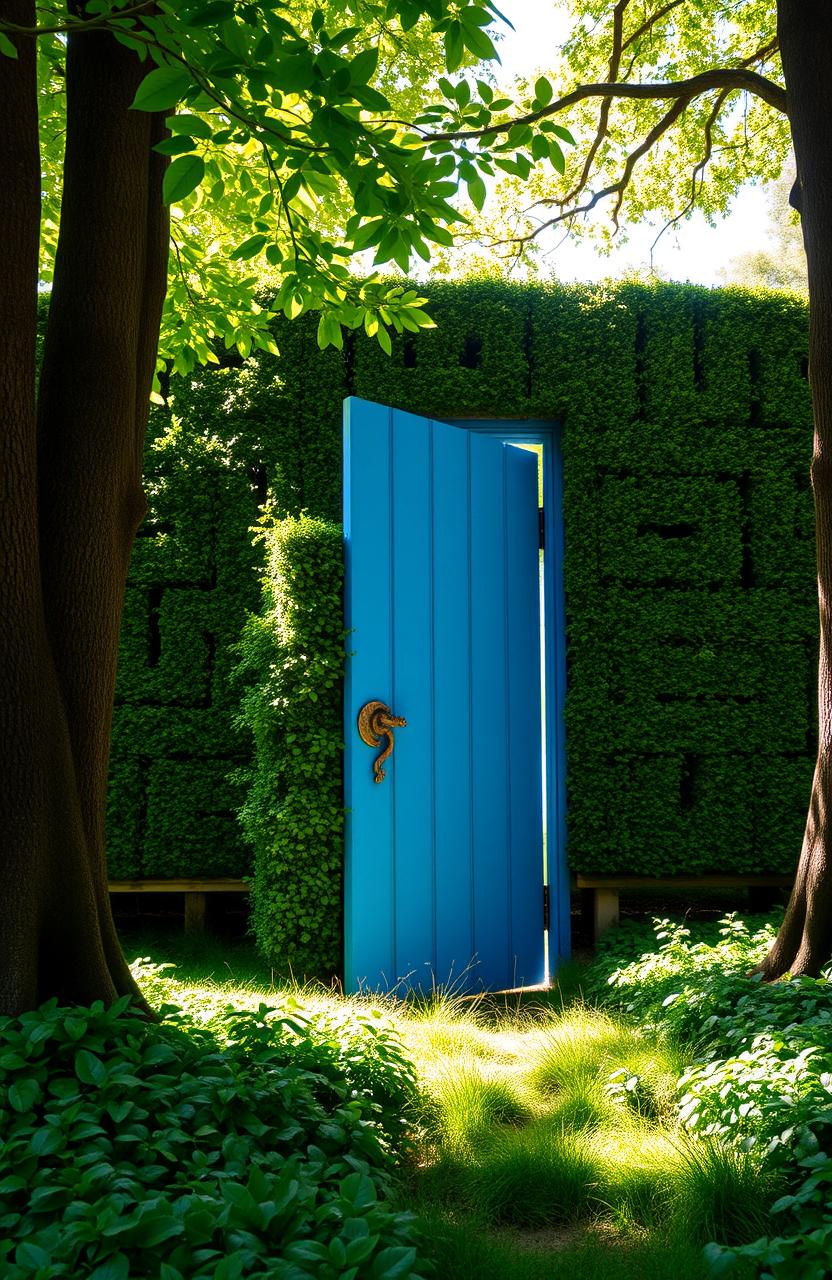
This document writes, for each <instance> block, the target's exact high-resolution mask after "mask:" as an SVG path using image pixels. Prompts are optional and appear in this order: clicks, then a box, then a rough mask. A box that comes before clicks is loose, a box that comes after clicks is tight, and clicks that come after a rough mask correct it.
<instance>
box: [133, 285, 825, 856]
mask: <svg viewBox="0 0 832 1280" xmlns="http://www.w3.org/2000/svg"><path fill="white" fill-rule="evenodd" d="M427 292H428V293H429V294H430V297H431V308H430V309H431V313H432V314H433V315H434V316H435V318H436V320H437V323H438V329H437V330H435V331H430V330H429V331H423V332H421V333H419V334H413V335H411V334H407V335H404V336H402V337H400V338H398V339H397V340H395V341H394V346H393V355H392V357H391V358H388V357H386V356H385V355H384V354H383V353H382V352H381V351H380V350H378V348H377V346H376V345H375V344H373V343H372V342H370V341H368V340H365V339H364V337H363V336H362V335H357V336H354V337H351V338H350V340H349V341H348V342H347V344H346V348H345V351H344V352H343V353H339V352H337V351H335V350H334V349H332V348H330V349H329V350H327V351H325V352H323V353H321V352H318V350H317V347H316V343H315V323H314V320H311V321H307V320H303V321H300V322H294V323H293V324H291V325H290V324H288V323H287V324H282V325H280V327H279V330H278V333H277V339H278V345H279V347H280V351H281V356H280V358H279V359H278V360H275V359H274V358H271V357H262V356H259V357H256V358H252V359H251V360H249V361H247V362H246V363H245V365H243V366H240V367H233V366H231V367H225V368H221V369H219V370H216V371H204V372H201V373H199V374H198V375H194V376H193V377H191V378H188V379H185V380H182V381H180V382H177V383H176V385H175V386H173V387H172V397H171V409H170V411H169V412H168V413H167V414H165V413H164V412H161V411H160V412H159V414H158V415H157V416H156V418H155V434H154V438H153V440H152V441H151V443H150V446H149V456H148V463H149V472H150V475H151V485H150V487H151V494H150V497H151V507H152V514H151V516H150V517H149V521H148V523H147V524H146V525H145V526H144V529H143V536H142V537H141V538H140V539H139V541H138V545H137V549H136V555H135V557H134V562H133V569H132V571H131V580H130V593H129V596H130V605H129V608H128V612H127V616H126V619H125V630H124V648H123V653H122V664H121V669H120V677H119V707H118V709H117V720H116V738H115V754H114V770H113V787H112V793H111V800H112V804H111V815H110V818H111V821H110V850H111V874H113V875H114V876H115V875H140V874H145V875H150V874H158V875H162V874H164V875H188V874H194V875H199V874H209V873H211V872H213V873H215V874H238V873H240V872H241V871H245V870H246V869H247V867H248V866H249V855H248V854H247V852H246V851H245V849H244V847H243V844H242V841H241V837H240V833H239V831H237V830H235V824H234V818H233V812H232V811H233V809H234V808H235V806H236V805H238V804H239V803H241V802H242V800H243V795H242V791H241V787H240V784H239V782H234V781H228V777H229V775H230V776H232V777H233V776H234V773H233V771H234V769H235V766H239V764H240V763H241V762H242V763H244V762H245V760H246V758H247V757H248V754H249V750H250V748H249V746H248V742H247V739H246V736H245V734H244V733H243V732H242V730H241V729H239V728H234V727H233V717H234V714H235V710H236V703H237V700H238V697H239V693H238V691H237V692H235V690H234V689H233V686H232V683H231V681H230V670H231V666H232V665H233V662H234V657H233V655H232V654H231V652H230V650H231V645H232V643H233V641H234V640H236V639H237V637H238V636H239V633H240V630H241V627H242V624H243V621H244V618H245V615H246V612H247V611H248V610H252V609H254V608H255V607H256V599H257V588H256V579H257V567H258V558H257V557H258V554H259V553H258V552H257V551H256V550H252V547H251V545H250V532H249V528H250V526H251V525H252V524H254V523H255V520H256V518H257V513H258V504H262V502H263V501H264V500H265V498H266V495H267V493H268V495H269V496H270V497H271V499H272V501H273V503H274V506H275V509H276V511H277V512H278V513H279V514H281V515H283V514H292V515H297V514H299V512H300V511H301V510H303V509H306V510H308V512H309V514H310V516H313V517H320V518H324V519H328V520H335V521H337V520H339V519H340V492H341V427H340V421H341V401H342V399H343V397H344V396H345V395H348V394H356V395H359V396H364V397H365V398H367V399H372V400H377V401H383V402H387V403H390V404H394V405H396V406H398V407H401V408H405V409H409V410H411V411H413V412H417V413H422V414H429V415H431V414H432V415H435V416H437V417H457V418H458V417H465V416H470V417H494V418H513V417H514V418H525V417H532V418H539V419H547V420H557V421H559V422H561V423H562V425H563V460H564V486H565V496H564V516H565V525H566V560H565V566H564V572H565V581H566V603H567V634H568V660H569V694H568V706H567V721H568V723H567V731H568V732H567V742H568V746H567V751H568V784H569V820H570V837H569V838H570V846H569V847H570V862H571V865H572V866H573V868H574V869H576V870H580V871H583V872H585V873H590V872H595V873H602V872H606V873H615V872H621V873H635V872H640V873H643V874H659V873H671V872H681V871H686V872H689V873H694V872H698V871H701V872H707V871H731V870H735V871H738V872H739V871H759V872H765V871H771V872H781V871H788V870H790V869H791V867H792V866H793V864H794V859H795V856H796V853H797V851H798V849H799V846H800V839H801V834H802V826H803V822H804V819H805V810H806V806H807V803H808V797H809V789H810V785H811V776H812V768H813V758H814V749H815V739H814V728H813V719H814V698H815V674H814V663H815V653H816V647H815V646H816V631H817V605H816V600H815V586H814V541H813V512H812V500H811V490H810V486H809V481H808V466H809V458H810V454H811V442H812V429H811V406H810V399H809V394H808V387H807V381H806V349H807V316H806V308H805V304H804V303H803V301H802V300H800V299H798V298H796V297H793V296H790V295H783V294H762V293H752V292H748V291H744V290H739V289H730V290H721V291H710V290H707V289H702V288H695V287H692V286H677V285H657V286H643V285H635V284H625V285H620V286H616V287H583V286H574V287H572V286H570V287H565V288H564V287H552V288H543V287H537V286H535V287H519V286H509V285H505V284H502V283H498V282H478V283H468V284H462V285H431V286H430V287H429V289H428V290H427ZM171 414H172V415H175V417H172V416H171ZM192 766H193V767H192ZM236 776H237V777H238V778H239V776H240V775H239V769H237V775H236Z"/></svg>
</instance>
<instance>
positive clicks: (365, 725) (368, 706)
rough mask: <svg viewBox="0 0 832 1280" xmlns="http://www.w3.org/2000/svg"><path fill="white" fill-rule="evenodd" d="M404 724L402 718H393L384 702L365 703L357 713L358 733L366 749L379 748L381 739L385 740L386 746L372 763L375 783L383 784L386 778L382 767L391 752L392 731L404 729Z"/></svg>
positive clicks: (404, 721)
mask: <svg viewBox="0 0 832 1280" xmlns="http://www.w3.org/2000/svg"><path fill="white" fill-rule="evenodd" d="M406 724H407V721H406V720H405V718H404V716H394V715H393V712H392V711H391V710H390V708H389V707H388V706H387V703H386V702H378V701H375V702H365V703H364V706H363V707H362V708H361V710H360V711H359V713H358V732H359V734H360V735H361V740H362V742H366V744H367V746H368V747H379V746H381V740H382V738H386V739H387V746H386V747H385V748H384V750H383V751H382V753H381V755H380V756H379V757H378V758H377V759H376V760H374V761H373V773H374V774H375V780H376V782H383V781H384V779H385V777H386V774H385V772H384V768H383V766H384V761H385V760H386V759H387V757H388V756H389V755H391V753H392V751H393V730H394V729H398V728H404V726H405V725H406Z"/></svg>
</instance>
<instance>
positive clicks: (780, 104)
mask: <svg viewBox="0 0 832 1280" xmlns="http://www.w3.org/2000/svg"><path fill="white" fill-rule="evenodd" d="M711 89H727V90H728V91H729V92H730V91H731V90H737V91H741V92H745V93H753V94H754V95H755V97H757V98H761V99H762V100H763V102H767V103H768V105H769V106H770V107H774V109H775V110H776V111H782V112H783V113H784V114H788V107H787V103H786V90H785V89H784V88H783V87H782V85H779V84H777V83H776V82H775V81H774V80H768V79H767V78H766V77H765V76H761V75H760V74H759V73H758V72H756V71H749V70H748V69H747V68H745V67H714V68H713V69H712V70H710V71H702V72H700V74H699V75H697V76H691V77H690V79H688V80H662V81H657V82H656V83H655V84H620V83H615V82H612V83H611V82H607V83H604V84H581V85H578V87H577V88H576V89H573V90H572V91H571V92H570V93H567V94H565V95H564V97H562V98H558V99H557V101H556V102H552V103H550V104H549V106H547V107H540V108H539V110H537V111H530V112H528V113H527V114H526V115H524V116H513V117H512V118H511V119H510V120H505V121H503V123H502V124H490V125H487V126H486V127H485V128H484V129H457V130H454V131H451V132H447V133H431V132H430V131H429V130H427V129H421V130H420V132H421V133H422V134H423V136H425V137H426V138H427V139H428V140H429V141H430V142H462V141H465V140H466V139H469V138H490V137H493V136H494V135H495V134H497V133H508V132H509V130H510V129H513V128H514V126H515V125H518V124H521V125H522V124H537V122H538V121H539V120H546V119H548V117H549V116H554V115H557V114H558V113H559V112H561V111H565V110H566V109H567V108H568V107H573V106H574V105H575V104H576V103H577V102H583V101H584V100H585V99H586V98H634V99H636V100H641V101H645V100H653V101H655V100H659V101H661V100H663V99H664V100H667V99H670V98H675V99H681V100H683V101H684V102H685V103H686V104H687V103H689V102H692V101H693V99H694V98H698V97H701V95H702V94H703V93H708V92H709V91H710V90H711Z"/></svg>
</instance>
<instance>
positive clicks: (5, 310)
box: [0, 0, 168, 1014]
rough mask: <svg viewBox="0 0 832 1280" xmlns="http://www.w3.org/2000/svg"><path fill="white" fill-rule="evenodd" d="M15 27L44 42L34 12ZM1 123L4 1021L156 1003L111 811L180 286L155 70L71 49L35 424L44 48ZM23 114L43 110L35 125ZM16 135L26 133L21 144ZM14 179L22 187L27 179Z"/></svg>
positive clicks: (102, 43) (20, 73)
mask: <svg viewBox="0 0 832 1280" xmlns="http://www.w3.org/2000/svg"><path fill="white" fill-rule="evenodd" d="M0 14H2V16H3V17H7V18H8V19H9V20H11V21H14V22H16V23H19V24H21V25H25V26H33V25H34V22H35V8H34V0H0ZM18 48H19V58H18V59H17V60H16V61H10V60H8V59H4V63H3V68H2V72H3V74H2V76H0V118H2V119H3V120H4V121H7V122H11V125H12V132H11V133H8V132H5V131H4V132H0V172H3V174H4V175H6V177H5V181H4V182H3V183H2V184H0V243H2V244H3V246H4V256H5V260H6V263H7V267H6V268H5V269H4V274H3V277H2V279H3V285H2V292H0V342H2V350H3V352H4V364H3V368H2V372H0V424H2V438H1V439H0V484H2V486H3V495H2V502H0V682H1V683H2V687H1V688H0V752H1V753H2V769H3V788H2V791H0V831H2V833H3V834H2V839H3V849H2V861H0V901H2V903H3V911H2V913H0V1013H5V1014H16V1013H19V1012H21V1011H22V1010H24V1009H28V1008H31V1007H33V1006H35V1005H37V1004H38V1003H39V1002H41V1001H43V1000H45V999H48V998H49V997H51V996H56V997H58V999H59V1000H60V1001H61V1002H65V1003H74V1002H81V1003H89V1002H90V1001H92V1000H95V999H101V1000H104V1001H106V1002H109V1001H112V1000H113V999H114V998H116V997H117V996H118V995H120V994H124V993H130V994H133V995H136V996H138V992H137V989H136V987H135V984H134V983H133V980H132V978H131V976H130V973H129V970H128V968H127V965H126V962H125V960H124V957H123V954H122V951H121V947H120V945H119V942H118V938H117V935H116V931H115V927H114V924H113V919H112V914H111V911H110V903H109V895H108V892H107V868H106V853H105V845H104V810H105V797H106V786H107V773H108V762H109V749H110V725H111V718H112V706H113V697H114V691H115V672H116V659H117V652H118V636H119V625H120V619H121V609H122V603H123V597H124V583H125V579H126V576H127V566H128V561H129V556H130V550H131V547H132V543H133V538H134V535H135V531H136V528H137V527H138V524H139V522H140V521H141V518H142V515H143V513H144V497H143V494H142V488H141V464H142V451H143V441H144V433H145V427H146V422H147V407H148V401H149V394H150V384H151V377H152V373H153V367H154V363H155V356H156V343H157V336H158V328H159V320H160V315H161V307H162V302H163V300H164V292H165V282H166V269H167V244H168V231H167V218H166V211H165V209H164V207H163V205H162V201H161V181H162V174H163V169H164V160H163V159H162V157H161V156H157V155H156V154H155V153H154V152H152V151H151V147H152V144H153V142H154V140H155V139H156V138H159V137H161V136H162V123H163V122H162V121H161V120H160V119H159V118H156V117H152V116H149V115H147V114H145V113H142V112H131V111H129V110H128V108H129V104H130V102H131V101H132V99H133V97H134V95H135V91H136V88H137V86H138V84H139V83H140V82H141V80H142V78H143V76H144V75H145V74H146V68H145V67H144V66H143V65H142V64H141V63H140V62H139V61H138V59H137V58H136V57H135V55H134V54H133V53H131V52H130V51H129V50H127V49H125V48H123V47H122V46H121V45H119V44H118V43H116V42H115V41H114V40H113V39H112V38H111V37H109V36H107V35H105V34H101V33H93V32H90V33H88V34H77V35H73V36H72V37H71V38H70V40H69V43H68V50H67V66H66V86H67V131H66V157H65V167H64V192H63V198H62V209H61V228H60V235H59V241H58V249H57V255H56V261H55V274H54V286H53V290H52V298H51V304H50V312H49V323H48V327H47V333H46V339H45V344H44V356H43V367H42V373H41V382H40V388H39V392H38V397H37V407H36V405H35V369H34V351H35V309H36V301H37V244H38V231H39V213H40V208H39V201H40V173H39V157H38V140H37V96H36V82H35V61H34V42H33V41H32V40H24V39H22V38H21V39H20V40H19V41H18ZM21 102H25V103H26V104H27V106H26V109H25V110H22V109H21ZM6 127H7V128H8V125H7V126H6ZM12 175H14V176H12Z"/></svg>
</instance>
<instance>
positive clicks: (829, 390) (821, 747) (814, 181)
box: [756, 0, 832, 980]
mask: <svg viewBox="0 0 832 1280" xmlns="http://www.w3.org/2000/svg"><path fill="white" fill-rule="evenodd" d="M777 30H778V37H779V41H780V52H781V56H782V59H783V74H784V77H785V81H786V94H787V98H788V112H789V123H790V127H791V134H792V142H793V144H794V153H795V159H796V162H797V181H796V183H795V189H794V193H793V202H794V203H795V205H796V206H797V208H798V209H799V211H800V220H801V225H802V229H803V242H804V246H805V249H806V261H807V265H808V271H809V316H810V320H809V380H810V383H811V389H812V405H813V410H814V419H815V431H814V449H813V456H812V490H813V493H814V501H815V521H816V534H817V576H818V602H819V606H820V664H819V669H818V729H819V732H818V756H817V762H816V765H815V776H814V780H813V783H812V796H811V801H810V804H809V815H808V818H807V821H806V831H805V834H804V837H803V846H802V849H801V853H800V861H799V863H798V868H797V875H796V877H795V884H794V889H793V890H792V895H791V898H790V900H789V905H788V907H787V909H786V915H785V918H784V920H783V925H782V927H781V929H780V932H779V933H778V935H777V938H776V940H775V942H774V945H773V946H772V948H771V950H770V951H769V953H768V955H767V956H766V958H765V959H764V960H763V962H762V964H761V965H760V966H759V967H758V969H757V970H756V972H758V973H760V974H761V975H762V976H763V978H765V979H766V980H771V979H774V978H779V977H781V976H782V975H783V974H784V973H787V972H790V973H792V974H795V975H797V974H810V975H813V976H817V974H818V973H819V972H820V969H821V967H822V966H823V965H824V964H826V963H827V962H828V961H829V959H830V956H831V955H832V130H830V125H829V122H830V120H832V72H830V67H829V52H830V50H832V4H830V3H829V0H778V5H777Z"/></svg>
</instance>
